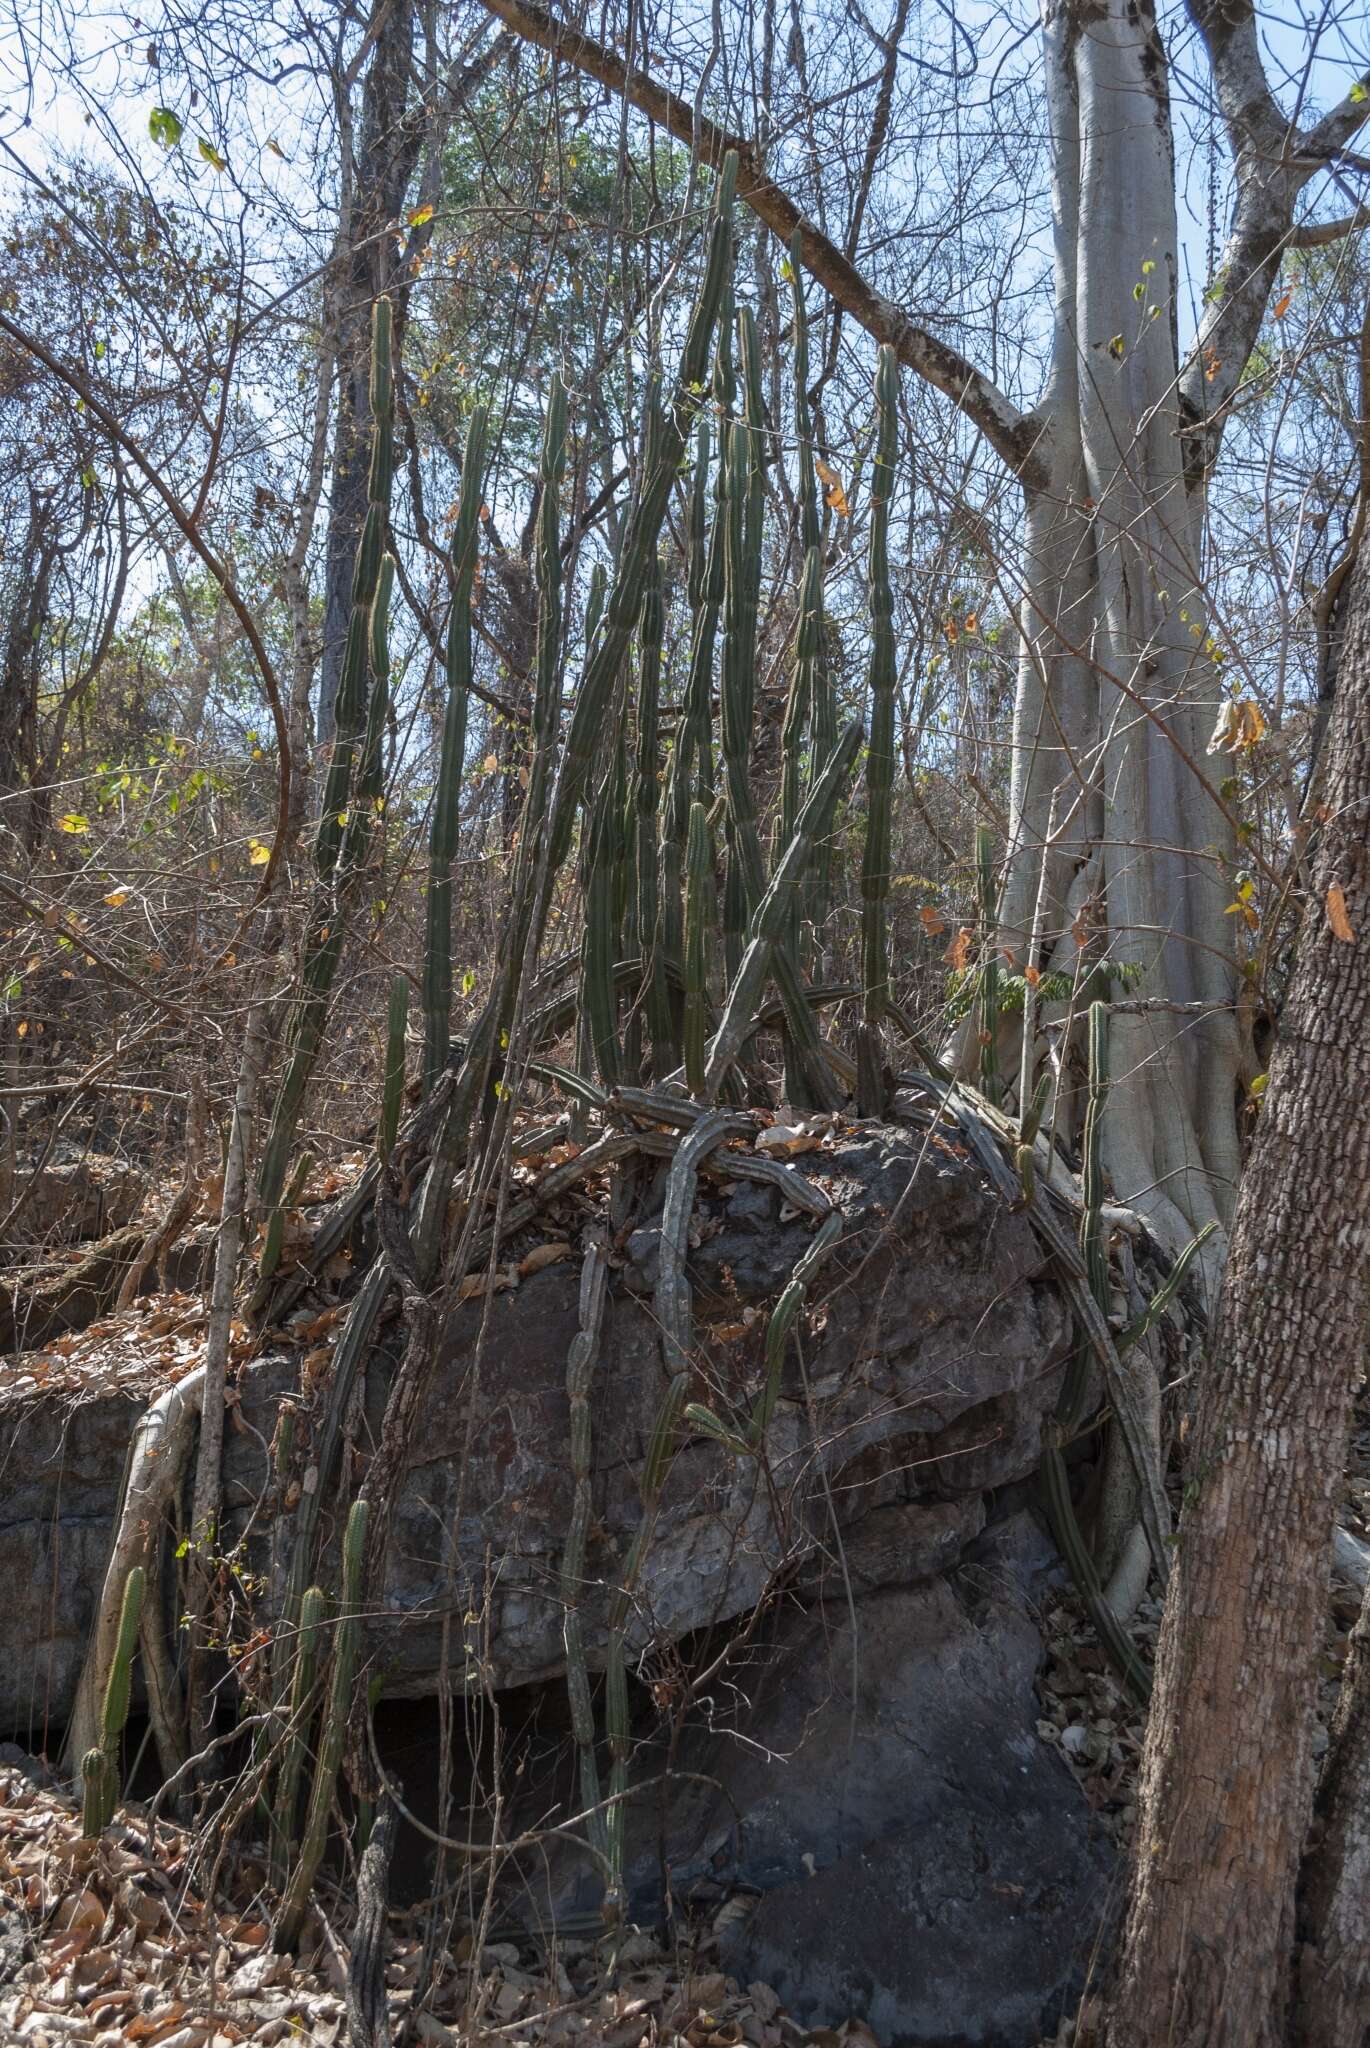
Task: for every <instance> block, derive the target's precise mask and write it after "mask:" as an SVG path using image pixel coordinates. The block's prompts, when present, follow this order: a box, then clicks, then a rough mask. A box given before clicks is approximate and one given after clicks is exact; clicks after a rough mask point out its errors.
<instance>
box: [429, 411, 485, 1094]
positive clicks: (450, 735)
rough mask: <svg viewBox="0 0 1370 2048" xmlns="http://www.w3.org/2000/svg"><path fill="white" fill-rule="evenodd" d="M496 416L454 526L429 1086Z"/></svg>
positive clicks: (442, 1016) (448, 977) (477, 447)
mask: <svg viewBox="0 0 1370 2048" xmlns="http://www.w3.org/2000/svg"><path fill="white" fill-rule="evenodd" d="M487 431H488V419H487V415H486V413H485V411H484V409H483V408H481V407H477V409H476V411H475V412H473V413H472V415H471V424H470V426H469V427H468V428H467V430H466V450H465V454H464V455H463V457H462V466H461V494H460V496H459V497H458V500H457V519H456V525H455V527H454V529H453V533H452V608H451V611H450V613H449V615H448V622H447V702H446V705H445V707H444V712H443V722H442V754H441V757H440V760H439V765H438V784H437V788H436V789H435V790H434V792H433V818H432V824H431V826H430V828H429V835H428V898H427V902H426V904H425V908H424V952H423V1025H424V1029H423V1092H424V1094H425V1095H427V1094H428V1093H429V1092H430V1090H431V1089H432V1088H433V1087H434V1085H435V1084H436V1082H437V1079H438V1076H439V1075H440V1074H441V1073H442V1070H443V1068H444V1067H445V1066H446V1064H447V1048H448V1042H449V1038H450V1035H451V1028H452V862H453V861H454V860H455V859H456V854H457V840H458V834H459V830H460V823H461V816H460V798H461V776H462V769H463V767H464V765H465V759H466V724H467V715H468V710H469V706H470V700H471V594H472V590H473V588H474V584H475V574H476V549H477V543H478V540H479V537H480V508H481V503H482V499H483V493H484V490H485V445H486V436H487Z"/></svg>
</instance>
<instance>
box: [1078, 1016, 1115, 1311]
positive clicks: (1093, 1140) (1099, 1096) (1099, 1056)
mask: <svg viewBox="0 0 1370 2048" xmlns="http://www.w3.org/2000/svg"><path fill="white" fill-rule="evenodd" d="M1108 1091H1109V1074H1108V1011H1107V1010H1106V1009H1105V1007H1104V1005H1103V1004H1102V1003H1091V1004H1090V1006H1089V1093H1088V1096H1087V1099H1086V1106H1085V1128H1084V1139H1083V1161H1082V1168H1083V1170H1082V1175H1081V1190H1080V1192H1081V1195H1082V1196H1083V1199H1084V1214H1083V1216H1082V1217H1081V1219H1080V1249H1081V1251H1082V1252H1083V1253H1084V1259H1085V1270H1086V1272H1087V1274H1088V1276H1089V1291H1090V1293H1091V1294H1092V1295H1093V1296H1094V1299H1095V1300H1096V1301H1097V1302H1098V1304H1099V1307H1100V1308H1101V1309H1102V1310H1103V1312H1104V1314H1105V1315H1107V1314H1108V1309H1109V1293H1110V1289H1109V1284H1108V1237H1107V1233H1106V1231H1105V1229H1104V1221H1103V1207H1104V1162H1103V1130H1104V1116H1105V1114H1106V1112H1107V1109H1108Z"/></svg>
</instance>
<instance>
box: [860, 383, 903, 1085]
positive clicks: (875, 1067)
mask: <svg viewBox="0 0 1370 2048" xmlns="http://www.w3.org/2000/svg"><path fill="white" fill-rule="evenodd" d="M875 404H876V420H877V424H876V435H875V462H874V465H873V468H872V472H871V533H870V580H869V587H870V612H871V657H870V668H869V671H868V674H867V687H868V690H869V693H870V705H871V734H870V744H869V746H868V747H867V749H866V845H865V852H864V855H863V858H862V862H861V982H862V989H861V1031H860V1035H859V1037H858V1040H857V1102H858V1106H859V1108H860V1110H861V1114H862V1115H863V1116H883V1115H884V1112H885V1084H884V1080H883V1077H882V1066H883V1061H882V1057H881V1025H882V1024H883V1022H884V1018H885V1011H886V1009H887V1008H888V1005H889V999H890V960H889V950H890V949H889V929H888V921H889V892H890V797H891V791H892V790H893V787H894V689H895V653H894V591H893V588H892V586H891V583H890V554H889V531H890V499H891V497H892V496H893V493H894V465H895V461H896V458H897V456H898V452H899V371H898V367H897V365H896V363H895V359H894V350H893V349H892V348H889V347H884V348H882V349H881V351H880V356H879V363H878V367H877V369H876V373H875Z"/></svg>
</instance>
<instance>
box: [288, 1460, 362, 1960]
mask: <svg viewBox="0 0 1370 2048" xmlns="http://www.w3.org/2000/svg"><path fill="white" fill-rule="evenodd" d="M366 1519H367V1509H366V1502H365V1501H364V1500H354V1501H353V1503H352V1506H351V1509H350V1510H349V1513H348V1517H347V1528H346V1530H345V1532H344V1534H343V1578H342V1606H341V1610H340V1613H339V1617H338V1625H337V1635H336V1639H335V1641H334V1645H333V1676H332V1681H331V1683H330V1685H329V1689H328V1704H327V1706H326V1707H325V1709H324V1717H323V1724H322V1727H321V1728H320V1731H319V1744H318V1756H317V1760H316V1762H315V1765H314V1782H313V1784H312V1785H311V1787H310V1793H309V1810H308V1812H307V1814H306V1816H305V1825H304V1837H303V1840H302V1841H301V1843H300V1855H299V1860H298V1862H297V1863H296V1865H295V1869H294V1871H293V1873H292V1875H291V1878H290V1882H289V1884H288V1885H287V1887H286V1891H285V1896H284V1898H283V1900H282V1902H281V1912H280V1918H279V1920H278V1922H277V1926H276V1941H277V1946H278V1947H288V1946H290V1945H292V1944H293V1943H294V1941H295V1940H296V1938H297V1936H298V1935H299V1931H300V1926H301V1923H302V1921H303V1919H304V1914H305V1908H306V1906H307V1905H308V1903H309V1893H310V1888H311V1886H312V1885H313V1883H314V1879H315V1877H316V1876H317V1875H318V1869H319V1865H320V1863H321V1862H322V1861H323V1852H324V1842H325V1840H326V1838H327V1835H328V1816H329V1811H330V1809H331V1807H332V1804H333V1789H334V1786H335V1785H336V1783H337V1779H338V1767H339V1765H340V1764H341V1762H342V1753H343V1739H344V1737H345V1735H346V1733H347V1717H348V1715H349V1713H350V1712H351V1710H352V1684H353V1679H354V1677H355V1675H356V1665H357V1652H358V1650H359V1648H360V1645H361V1614H360V1609H361V1591H362V1562H363V1555H364V1552H365V1549H366Z"/></svg>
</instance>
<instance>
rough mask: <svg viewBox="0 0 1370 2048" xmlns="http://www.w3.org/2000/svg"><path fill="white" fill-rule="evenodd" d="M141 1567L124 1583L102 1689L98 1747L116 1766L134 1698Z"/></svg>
mask: <svg viewBox="0 0 1370 2048" xmlns="http://www.w3.org/2000/svg"><path fill="white" fill-rule="evenodd" d="M145 1584H146V1579H145V1574H144V1571H143V1567H142V1566H141V1565H140V1564H135V1565H134V1566H133V1567H132V1568H131V1570H130V1571H129V1575H128V1577H127V1578H126V1579H125V1580H124V1598H123V1602H122V1604H121V1606H120V1608H119V1634H118V1637H117V1639H116V1642H115V1645H114V1662H113V1663H112V1664H111V1666H110V1672H109V1679H108V1682H107V1684H106V1686H105V1698H104V1707H103V1710H102V1712H101V1716H100V1744H101V1747H102V1748H103V1750H104V1752H105V1755H106V1756H107V1757H108V1758H109V1759H110V1761H111V1763H117V1760H118V1755H119V1742H120V1739H121V1737H122V1736H123V1732H124V1723H125V1721H127V1719H128V1708H129V1701H130V1699H131V1698H132V1696H133V1655H134V1651H135V1650H136V1649H137V1647H138V1630H139V1628H140V1627H141V1625H142V1620H143V1592H144V1587H145Z"/></svg>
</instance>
